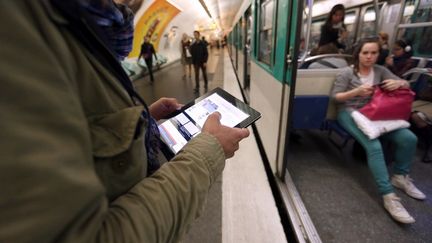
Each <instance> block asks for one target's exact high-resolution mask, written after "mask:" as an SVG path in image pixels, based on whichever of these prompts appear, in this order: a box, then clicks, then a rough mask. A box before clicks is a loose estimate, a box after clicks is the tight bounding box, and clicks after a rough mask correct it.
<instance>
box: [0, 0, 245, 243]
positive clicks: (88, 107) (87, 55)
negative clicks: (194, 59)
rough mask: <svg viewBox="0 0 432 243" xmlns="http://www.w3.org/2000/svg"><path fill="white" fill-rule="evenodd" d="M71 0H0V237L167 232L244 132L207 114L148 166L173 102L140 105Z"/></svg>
mask: <svg viewBox="0 0 432 243" xmlns="http://www.w3.org/2000/svg"><path fill="white" fill-rule="evenodd" d="M78 2H79V1H72V0H71V1H63V0H51V1H49V0H16V1H1V3H0V25H1V27H0V80H1V83H2V87H1V89H0V112H1V114H2V115H1V117H2V120H1V122H0V129H1V135H0V182H1V184H0V242H104V243H108V242H177V241H179V240H180V239H181V237H182V236H183V235H184V233H185V232H186V230H187V229H188V226H189V225H190V223H191V222H193V220H194V219H195V218H196V217H197V216H198V215H199V213H200V212H201V210H202V208H203V206H204V202H205V200H206V197H207V193H208V190H209V188H210V186H211V185H212V183H213V182H214V180H215V179H216V178H217V177H218V176H219V175H220V174H221V172H222V170H223V167H224V163H225V159H226V158H229V157H231V156H233V155H234V152H235V151H236V150H237V149H238V145H239V141H240V140H242V139H243V138H245V137H247V136H248V135H249V132H248V130H246V129H232V128H228V127H224V126H222V125H221V124H220V123H219V118H220V115H218V114H213V115H211V116H210V117H209V118H208V120H207V122H206V123H205V125H204V127H203V132H202V133H201V134H200V135H198V136H197V137H195V138H194V139H192V140H191V141H190V142H189V143H188V144H187V145H186V146H185V147H184V149H183V150H182V151H181V152H179V153H178V154H177V155H176V156H175V157H174V158H173V159H172V160H171V161H170V162H169V163H165V164H164V165H162V166H161V167H160V168H159V169H157V170H155V172H154V173H152V174H151V173H149V168H150V167H149V161H150V160H149V158H148V157H149V153H148V151H147V149H146V147H147V146H146V145H147V141H148V140H147V139H148V137H147V136H146V134H149V131H148V128H149V127H150V126H149V124H151V119H152V118H151V117H150V115H151V116H153V118H155V119H158V118H161V117H163V116H165V115H167V114H168V113H169V112H171V111H172V110H173V109H175V108H176V105H177V102H176V101H175V100H173V99H167V98H164V99H161V100H159V101H157V102H156V103H154V104H152V105H151V106H149V108H148V109H147V106H146V105H145V103H143V101H142V99H141V98H140V97H139V96H138V95H137V94H136V93H135V91H134V90H133V87H131V85H130V81H128V78H127V76H126V75H125V74H124V72H123V70H122V69H121V67H120V65H119V63H118V61H117V59H116V57H115V55H114V54H113V53H112V51H111V50H110V49H109V46H108V45H106V44H104V43H103V38H100V36H99V31H98V28H97V25H96V24H94V23H92V21H91V20H92V19H91V18H88V16H87V14H86V12H85V11H83V9H82V7H81V6H82V5H80V4H78ZM128 82H129V84H128Z"/></svg>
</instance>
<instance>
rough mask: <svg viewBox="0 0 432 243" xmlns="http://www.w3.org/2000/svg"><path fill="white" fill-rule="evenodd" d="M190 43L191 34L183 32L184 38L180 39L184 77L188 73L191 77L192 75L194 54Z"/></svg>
mask: <svg viewBox="0 0 432 243" xmlns="http://www.w3.org/2000/svg"><path fill="white" fill-rule="evenodd" d="M190 45H191V41H190V39H189V36H188V35H187V34H186V33H183V37H182V40H181V41H180V57H181V59H180V60H181V64H182V65H183V79H186V75H189V78H190V77H191V76H192V55H191V54H190V50H189V47H190ZM188 70H189V72H188Z"/></svg>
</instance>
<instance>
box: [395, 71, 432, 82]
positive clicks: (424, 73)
mask: <svg viewBox="0 0 432 243" xmlns="http://www.w3.org/2000/svg"><path fill="white" fill-rule="evenodd" d="M411 74H419V75H426V76H429V77H432V68H411V69H410V70H408V71H407V72H406V73H404V74H402V77H404V78H406V77H408V76H409V75H411ZM413 81H415V80H411V81H410V82H413Z"/></svg>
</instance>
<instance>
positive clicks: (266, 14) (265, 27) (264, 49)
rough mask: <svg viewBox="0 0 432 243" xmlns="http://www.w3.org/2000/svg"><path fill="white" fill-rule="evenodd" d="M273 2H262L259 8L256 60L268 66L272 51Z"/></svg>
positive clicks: (271, 0)
mask: <svg viewBox="0 0 432 243" xmlns="http://www.w3.org/2000/svg"><path fill="white" fill-rule="evenodd" d="M274 2H275V1H274V0H267V1H263V2H262V3H261V7H260V10H261V11H260V13H261V16H260V24H259V43H258V46H259V47H258V48H259V52H258V60H259V61H261V62H263V63H266V64H268V65H270V64H271V54H272V50H273V39H272V34H273V33H272V29H273V13H274V7H275V4H274Z"/></svg>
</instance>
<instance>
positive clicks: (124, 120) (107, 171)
mask: <svg viewBox="0 0 432 243" xmlns="http://www.w3.org/2000/svg"><path fill="white" fill-rule="evenodd" d="M143 109H144V108H143V107H130V108H126V109H123V110H120V111H117V112H115V113H110V114H102V115H94V116H91V117H89V122H90V130H91V136H92V144H93V157H94V160H95V170H96V173H97V174H98V176H99V178H100V179H101V181H102V183H103V185H104V186H105V189H106V194H107V196H108V198H109V199H110V200H113V199H115V198H116V197H118V196H119V195H121V194H123V193H125V192H126V191H128V190H129V189H130V188H131V187H132V186H134V185H135V184H136V183H138V182H139V181H140V180H141V179H142V178H143V176H144V175H145V174H146V172H147V155H146V150H145V145H144V142H145V130H146V127H147V124H146V122H144V121H143V119H142V118H141V114H142V112H143Z"/></svg>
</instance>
